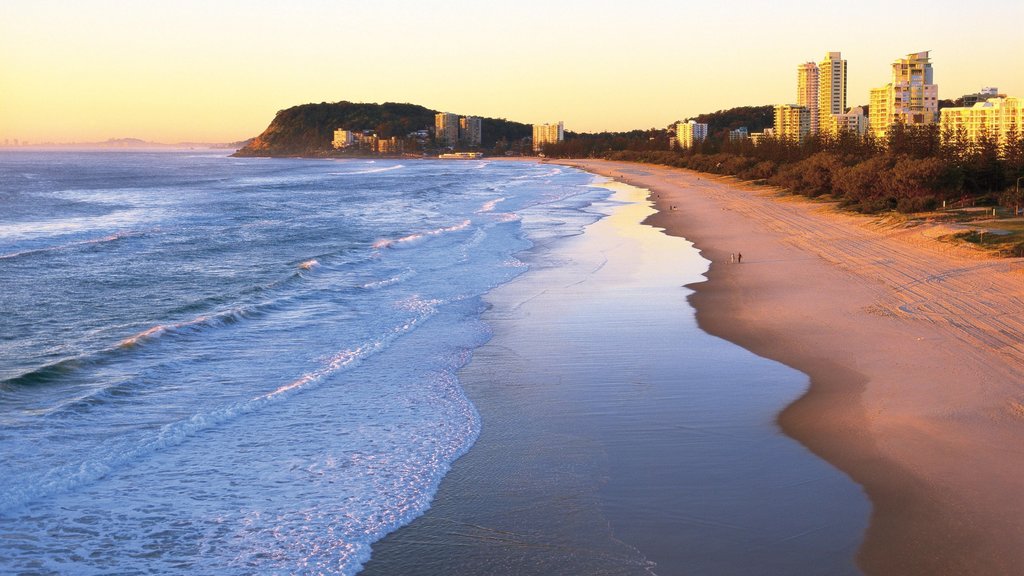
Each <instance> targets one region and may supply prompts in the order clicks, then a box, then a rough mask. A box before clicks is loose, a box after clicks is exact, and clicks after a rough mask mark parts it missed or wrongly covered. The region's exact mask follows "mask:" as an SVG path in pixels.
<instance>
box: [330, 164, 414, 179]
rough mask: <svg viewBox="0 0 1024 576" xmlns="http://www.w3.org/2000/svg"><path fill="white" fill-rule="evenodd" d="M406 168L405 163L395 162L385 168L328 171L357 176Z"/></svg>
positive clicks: (335, 174)
mask: <svg viewBox="0 0 1024 576" xmlns="http://www.w3.org/2000/svg"><path fill="white" fill-rule="evenodd" d="M402 168H405V164H395V165H394V166H386V167H384V168H367V169H366V170H353V171H351V172H328V174H330V175H331V176H356V175H359V174H377V173H379V172H390V171H392V170H401V169H402Z"/></svg>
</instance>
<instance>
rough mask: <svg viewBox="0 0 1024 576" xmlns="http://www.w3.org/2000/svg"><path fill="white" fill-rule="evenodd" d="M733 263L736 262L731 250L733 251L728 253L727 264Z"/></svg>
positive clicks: (734, 254)
mask: <svg viewBox="0 0 1024 576" xmlns="http://www.w3.org/2000/svg"><path fill="white" fill-rule="evenodd" d="M735 263H736V253H735V252H733V253H731V254H729V264H735Z"/></svg>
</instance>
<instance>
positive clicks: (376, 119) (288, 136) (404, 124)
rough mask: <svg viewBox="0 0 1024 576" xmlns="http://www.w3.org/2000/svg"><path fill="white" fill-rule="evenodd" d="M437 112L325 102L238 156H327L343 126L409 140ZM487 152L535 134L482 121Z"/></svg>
mask: <svg viewBox="0 0 1024 576" xmlns="http://www.w3.org/2000/svg"><path fill="white" fill-rule="evenodd" d="M435 114H437V111H436V110H430V109H429V108H425V107H423V106H418V105H416V104H398V103H394V102H386V103H384V104H363V103H355V102H334V103H328V102H321V103H320V104H302V105H300V106H293V107H291V108H288V109H286V110H281V111H279V112H278V113H277V115H276V116H275V117H274V120H273V121H272V122H271V123H270V126H268V127H267V129H266V130H264V131H263V133H262V134H260V135H259V136H257V137H256V138H254V139H253V140H252V141H250V142H249V143H248V144H246V145H245V146H244V147H242V148H241V149H240V150H239V151H238V152H236V153H235V155H236V156H326V155H329V154H331V153H332V151H333V147H332V142H333V140H334V131H335V130H337V129H339V128H343V129H346V130H352V131H360V130H372V131H374V132H376V133H377V135H378V136H380V137H381V138H390V137H392V136H398V137H405V136H406V135H407V134H410V133H412V132H415V131H417V130H425V129H433V127H434V115H435ZM481 120H482V132H483V142H482V147H483V148H487V149H490V148H493V147H494V145H495V143H497V142H498V141H499V140H505V141H508V142H511V141H514V140H519V139H522V138H526V137H529V136H531V135H532V127H531V126H530V125H529V124H523V123H522V122H512V121H509V120H505V119H504V118H481Z"/></svg>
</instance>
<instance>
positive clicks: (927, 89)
mask: <svg viewBox="0 0 1024 576" xmlns="http://www.w3.org/2000/svg"><path fill="white" fill-rule="evenodd" d="M868 114H869V116H870V118H869V124H870V128H871V131H872V133H873V134H874V135H875V136H876V137H878V138H885V137H886V135H887V134H888V133H889V127H890V126H892V125H893V124H895V123H896V122H902V123H903V124H905V125H907V126H913V125H920V124H934V123H935V122H937V121H938V119H939V87H938V85H936V84H935V82H934V77H933V73H932V64H931V60H930V58H929V57H928V51H924V52H917V53H914V54H907V57H906V58H900V59H898V60H896V61H894V62H893V63H892V82H890V83H889V84H886V85H885V86H882V87H881V88H875V89H872V90H871V105H870V109H869V112H868Z"/></svg>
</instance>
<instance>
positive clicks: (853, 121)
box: [822, 106, 868, 136]
mask: <svg viewBox="0 0 1024 576" xmlns="http://www.w3.org/2000/svg"><path fill="white" fill-rule="evenodd" d="M827 129H828V130H830V131H831V133H833V134H838V133H839V132H850V133H852V134H856V135H858V136H864V135H865V134H867V132H868V117H867V115H865V114H864V108H862V107H860V106H855V107H853V108H850V110H849V112H846V113H843V114H832V115H830V116H829V122H828V128H827ZM824 130H826V128H824V127H823V128H822V131H824Z"/></svg>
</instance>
